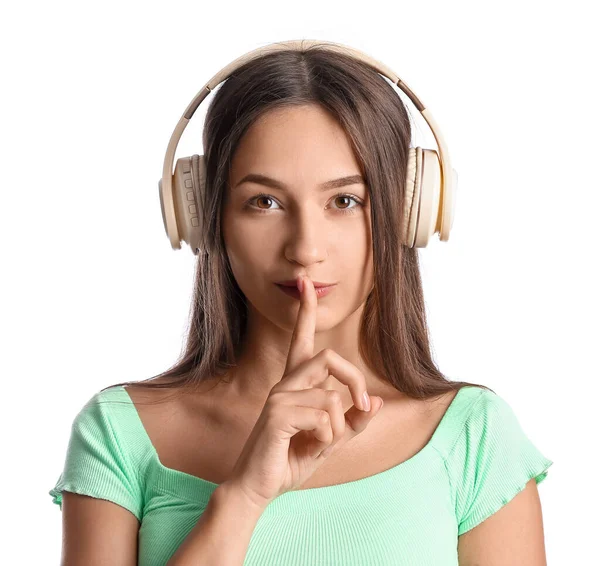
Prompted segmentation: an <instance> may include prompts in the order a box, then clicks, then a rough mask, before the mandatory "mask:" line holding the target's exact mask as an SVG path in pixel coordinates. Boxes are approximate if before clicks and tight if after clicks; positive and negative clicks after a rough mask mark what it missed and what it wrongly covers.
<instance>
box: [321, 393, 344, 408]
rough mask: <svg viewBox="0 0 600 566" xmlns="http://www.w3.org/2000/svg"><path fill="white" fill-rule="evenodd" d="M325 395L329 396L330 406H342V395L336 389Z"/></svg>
mask: <svg viewBox="0 0 600 566" xmlns="http://www.w3.org/2000/svg"><path fill="white" fill-rule="evenodd" d="M325 395H326V396H327V402H328V403H329V404H330V405H336V406H339V405H341V404H342V396H341V395H340V392H339V391H336V390H335V389H329V390H327V391H325Z"/></svg>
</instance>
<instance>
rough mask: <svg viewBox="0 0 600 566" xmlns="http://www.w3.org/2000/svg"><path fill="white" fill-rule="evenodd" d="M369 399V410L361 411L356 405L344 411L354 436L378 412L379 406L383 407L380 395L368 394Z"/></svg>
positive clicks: (365, 426)
mask: <svg viewBox="0 0 600 566" xmlns="http://www.w3.org/2000/svg"><path fill="white" fill-rule="evenodd" d="M369 399H370V400H371V410H370V411H361V410H360V409H359V408H358V407H356V406H354V407H352V408H351V409H349V410H348V411H347V413H346V420H347V421H348V424H349V425H350V428H351V429H352V430H353V432H354V434H353V435H352V436H356V435H357V434H360V433H361V432H362V431H363V430H365V429H366V428H367V426H369V423H370V422H371V421H372V420H373V418H374V417H375V416H376V415H377V413H379V411H380V410H381V407H383V399H382V398H381V397H376V396H373V395H369Z"/></svg>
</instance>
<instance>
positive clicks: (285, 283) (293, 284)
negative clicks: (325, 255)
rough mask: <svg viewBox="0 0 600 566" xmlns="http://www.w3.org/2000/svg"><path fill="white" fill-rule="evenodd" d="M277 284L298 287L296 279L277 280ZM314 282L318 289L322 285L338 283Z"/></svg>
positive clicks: (330, 285) (329, 285) (328, 285)
mask: <svg viewBox="0 0 600 566" xmlns="http://www.w3.org/2000/svg"><path fill="white" fill-rule="evenodd" d="M276 284H277V285H281V286H282V287H297V284H296V280H295V279H291V280H287V281H277V282H276ZM312 284H313V286H314V287H315V288H316V289H319V288H320V287H332V286H333V285H336V283H323V282H322V281H313V282H312Z"/></svg>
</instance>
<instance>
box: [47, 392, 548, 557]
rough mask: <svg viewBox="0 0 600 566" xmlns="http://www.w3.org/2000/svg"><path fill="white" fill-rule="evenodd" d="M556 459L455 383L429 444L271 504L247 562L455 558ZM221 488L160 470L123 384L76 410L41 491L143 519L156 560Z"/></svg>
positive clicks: (56, 499)
mask: <svg viewBox="0 0 600 566" xmlns="http://www.w3.org/2000/svg"><path fill="white" fill-rule="evenodd" d="M198 449H199V450H201V449H202V447H201V446H199V447H198ZM553 463H554V462H553V461H552V460H549V459H547V458H546V457H544V456H543V455H542V454H541V453H540V451H539V450H538V449H537V448H536V447H535V445H534V444H533V443H532V442H531V441H530V440H529V438H528V437H527V435H526V434H525V433H524V431H523V430H522V428H521V426H520V424H519V421H518V419H517V418H516V416H515V414H514V412H513V411H512V409H511V408H510V406H509V405H508V403H506V401H504V400H503V399H502V398H501V397H500V396H499V395H497V394H495V393H493V392H491V391H487V390H485V389H481V388H479V387H473V386H467V387H463V388H462V389H461V390H460V391H459V392H458V393H457V395H456V396H455V398H454V399H453V401H452V403H451V404H450V406H449V407H448V409H447V410H446V413H445V414H444V416H443V418H442V420H441V421H440V423H439V425H438V427H437V428H436V430H435V432H434V434H433V436H432V437H431V439H430V440H429V442H428V443H427V445H426V446H425V447H424V448H423V449H422V450H420V451H419V452H418V453H417V454H415V455H414V456H413V457H411V458H409V459H408V460H406V461H405V462H402V463H401V464H398V465H397V466H394V467H392V468H390V469H388V470H385V471H383V472H380V473H377V474H375V475H372V476H369V477H366V478H363V479H359V480H356V481H351V482H346V483H342V484H339V485H332V486H325V487H317V488H310V489H301V490H295V491H288V492H286V493H284V494H282V495H280V496H279V497H277V498H276V499H275V500H273V501H272V502H271V503H270V505H269V506H268V507H267V508H266V509H265V511H264V512H263V514H262V515H261V517H260V519H259V521H258V523H257V524H256V527H255V529H254V532H253V534H252V538H251V540H250V544H249V546H248V551H247V553H246V559H245V561H244V566H259V565H260V566H271V565H272V566H309V565H310V566H313V565H315V564H319V565H321V564H323V565H325V564H327V565H338V564H339V565H344V566H354V565H356V566H366V565H378V566H392V565H393V566H402V565H406V566H420V565H423V566H425V565H427V566H434V565H435V566H458V554H457V546H458V537H459V536H460V535H462V534H463V533H465V532H467V531H468V530H470V529H472V528H473V527H475V526H476V525H478V524H480V523H481V522H482V521H483V520H485V519H486V518H487V517H489V516H490V515H492V514H493V513H495V512H496V511H498V510H499V509H500V508H501V507H502V506H503V505H505V504H506V503H508V502H509V501H510V500H511V499H512V498H513V497H514V496H515V495H517V493H519V492H520V491H522V490H523V489H524V488H525V485H526V483H527V482H528V481H529V480H530V479H532V478H535V481H536V483H538V484H539V483H541V482H542V481H543V480H544V479H545V478H546V476H547V473H548V468H549V467H550V466H551V465H552V464H553ZM217 485H218V484H216V483H213V482H211V481H208V480H205V479H202V478H199V477H196V476H193V475H190V474H187V473H185V472H181V471H179V470H174V469H171V468H167V467H165V466H163V465H162V463H161V462H160V460H159V458H158V454H157V452H156V450H155V448H154V446H153V445H152V443H151V441H150V438H149V437H148V435H147V433H146V430H145V429H144V426H143V424H142V421H141V420H140V418H139V414H138V412H137V409H136V408H135V405H134V404H133V402H132V401H131V398H130V396H129V394H128V393H127V391H126V389H125V388H124V387H122V386H114V387H111V388H109V389H106V390H105V391H100V392H98V393H96V394H95V395H94V396H93V397H92V398H91V399H90V400H89V401H88V402H87V403H86V404H85V405H84V407H83V408H82V409H81V411H80V412H79V413H78V414H77V415H76V417H75V419H74V421H73V424H72V427H71V436H70V439H69V443H68V448H67V454H66V459H65V465H64V468H63V471H62V473H61V474H60V477H59V479H58V481H57V483H56V485H55V486H54V488H53V489H52V490H50V492H49V494H50V495H51V496H52V498H53V499H52V501H53V503H56V504H58V505H59V506H60V508H61V509H62V491H63V490H66V491H71V492H75V493H80V494H84V495H88V496H91V497H96V498H100V499H106V500H109V501H112V502H114V503H116V504H117V505H120V506H122V507H124V508H125V509H128V510H129V511H130V512H131V513H133V514H134V515H135V516H136V517H137V519H138V521H139V522H140V529H139V540H138V564H139V565H141V566H164V565H165V564H166V563H167V561H168V560H169V558H170V557H171V556H172V555H173V554H174V552H175V551H176V550H177V548H178V547H179V546H180V544H181V543H182V542H183V540H184V539H185V537H186V536H187V535H188V533H189V532H190V531H191V530H192V528H193V527H194V525H195V524H196V523H197V521H198V519H199V518H200V516H201V514H202V512H203V511H204V509H205V508H206V505H207V504H208V501H209V499H210V496H211V494H212V492H213V491H214V490H215V489H216V487H217ZM232 536H235V533H232Z"/></svg>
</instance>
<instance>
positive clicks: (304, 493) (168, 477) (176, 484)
mask: <svg viewBox="0 0 600 566" xmlns="http://www.w3.org/2000/svg"><path fill="white" fill-rule="evenodd" d="M466 389H473V387H472V386H464V387H461V388H460V389H459V391H458V392H457V394H456V395H455V396H454V399H452V401H451V403H450V404H449V405H448V407H447V408H446V411H445V412H444V415H443V416H442V418H441V420H440V422H439V423H438V426H437V427H436V429H435V431H434V432H433V434H432V436H431V437H430V439H429V441H428V442H427V444H426V445H425V446H424V447H423V448H421V450H419V452H417V453H416V454H414V455H413V456H411V457H410V458H408V459H407V460H404V461H403V462H400V463H399V464H396V465H395V466H392V467H391V468H388V469H387V470H383V471H381V472H377V473H375V474H372V475H370V476H366V477H364V478H359V479H357V480H352V481H348V482H343V483H340V484H335V485H326V486H321V487H310V488H305V489H296V490H291V491H287V492H285V493H282V494H281V495H279V496H278V497H276V498H275V499H274V500H273V501H272V502H271V503H270V504H269V505H268V506H267V508H266V510H267V511H270V512H273V513H277V512H285V511H287V510H288V509H290V508H291V506H294V509H295V511H296V512H297V511H298V509H299V508H302V507H305V508H306V509H307V510H314V509H316V508H322V507H330V506H336V507H339V506H343V505H344V504H345V503H346V504H347V503H348V502H350V503H352V504H353V505H355V504H356V500H355V497H356V490H361V495H363V496H364V497H363V499H365V500H368V499H375V498H377V497H380V496H385V495H386V494H389V491H388V490H386V489H383V490H382V487H385V485H384V484H385V483H386V481H387V480H390V481H391V482H392V483H390V484H389V485H390V487H391V486H392V484H393V488H394V490H395V491H398V490H405V489H408V488H409V487H410V485H411V484H410V483H409V482H408V481H406V480H409V479H410V480H411V481H416V480H423V478H424V476H423V472H424V470H427V472H428V474H430V473H434V472H435V471H437V468H436V467H435V466H424V467H423V468H422V470H419V471H417V466H418V465H419V464H421V462H425V461H426V459H428V458H429V459H435V458H438V457H439V453H438V452H437V450H436V449H435V447H434V443H435V442H436V440H438V438H439V437H441V435H442V434H443V432H444V430H445V428H446V427H447V426H449V424H450V422H451V419H452V416H453V415H454V413H455V412H456V411H458V408H459V403H460V401H461V400H462V397H463V395H464V391H465V390H466ZM475 389H479V388H475ZM113 390H117V391H119V392H120V393H121V394H122V395H124V397H125V399H126V400H127V405H128V406H129V407H130V408H131V410H132V416H133V419H134V421H135V423H136V425H135V426H136V427H137V428H138V432H139V434H140V436H142V437H143V438H144V442H145V444H146V445H147V446H148V449H149V453H150V459H152V460H153V461H154V463H155V464H156V466H157V467H158V469H159V471H160V473H159V474H158V477H155V478H154V479H155V480H156V485H155V486H154V487H156V488H157V489H159V490H160V491H163V492H165V491H166V492H168V493H169V494H170V495H172V496H174V497H177V498H182V497H183V498H184V499H186V500H188V501H191V502H194V503H197V504H200V505H203V504H205V503H207V502H208V500H209V499H210V496H211V495H212V492H213V491H214V490H215V489H216V488H217V487H218V486H219V485H220V484H218V483H215V482H212V481H210V480H207V479H204V478H201V477H199V476H195V475H193V474H188V473H187V472H184V471H182V470H177V469H175V468H169V467H167V466H165V465H164V464H163V463H162V462H161V460H160V457H159V455H158V452H157V451H156V448H155V447H154V445H153V444H152V441H151V439H150V436H149V435H148V433H147V431H146V429H145V427H144V424H143V422H142V420H141V418H140V415H139V413H138V411H137V407H136V406H135V403H134V402H133V400H132V398H131V396H130V395H129V392H128V391H127V390H126V388H125V387H124V386H122V385H118V386H115V388H113ZM146 461H147V460H146ZM400 476H403V481H399V480H400Z"/></svg>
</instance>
